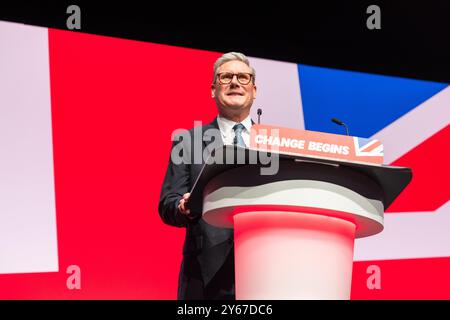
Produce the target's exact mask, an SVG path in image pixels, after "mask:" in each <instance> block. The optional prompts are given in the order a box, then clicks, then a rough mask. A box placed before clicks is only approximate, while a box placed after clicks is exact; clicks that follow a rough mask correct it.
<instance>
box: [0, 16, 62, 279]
mask: <svg viewBox="0 0 450 320" xmlns="http://www.w3.org/2000/svg"><path fill="white" fill-rule="evenodd" d="M0 48H1V49H0V70H1V72H0V273H24V272H50V271H58V255H57V239H56V212H55V195H54V179H53V153H52V131H51V130H52V126H51V105H50V76H49V72H50V71H49V52H48V29H47V28H40V27H32V26H25V25H21V24H15V23H8V22H1V21H0Z"/></svg>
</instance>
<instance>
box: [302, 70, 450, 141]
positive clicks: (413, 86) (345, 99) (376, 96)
mask: <svg viewBox="0 0 450 320" xmlns="http://www.w3.org/2000/svg"><path fill="white" fill-rule="evenodd" d="M298 72H299V78H300V90H301V98H302V105H303V116H304V119H305V129H307V130H313V131H322V132H329V133H337V134H345V128H344V127H341V126H339V125H337V124H335V123H333V122H331V118H338V119H339V120H341V121H343V122H344V123H346V124H347V125H348V127H349V131H350V132H349V133H350V135H352V136H359V137H370V136H372V135H374V134H375V133H376V132H378V131H380V130H381V129H383V128H384V127H385V126H387V125H389V124H390V123H391V122H393V121H395V120H397V119H398V118H400V117H401V116H403V115H404V114H406V113H407V112H409V111H410V110H412V109H414V108H415V107H417V106H418V105H420V104H421V103H422V102H424V101H425V100H427V99H429V98H430V97H432V96H433V95H435V94H436V93H438V92H439V91H441V90H442V89H444V88H445V87H447V84H444V83H436V82H430V81H422V80H414V79H405V78H398V77H390V76H381V75H374V74H367V73H361V72H353V71H343V70H336V69H329V68H322V67H312V66H306V65H298Z"/></svg>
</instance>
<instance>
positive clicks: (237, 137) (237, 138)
mask: <svg viewBox="0 0 450 320" xmlns="http://www.w3.org/2000/svg"><path fill="white" fill-rule="evenodd" d="M244 129H245V127H244V125H243V124H242V123H237V124H235V125H234V127H233V130H234V140H233V144H235V145H238V146H240V147H243V148H245V142H244V138H242V130H244Z"/></svg>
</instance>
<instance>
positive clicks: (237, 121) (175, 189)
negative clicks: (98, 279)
mask: <svg viewBox="0 0 450 320" xmlns="http://www.w3.org/2000/svg"><path fill="white" fill-rule="evenodd" d="M211 96H212V98H214V99H215V102H216V105H217V109H218V116H217V117H216V118H215V119H214V120H213V121H212V122H211V123H210V124H208V125H205V126H202V127H201V132H202V133H206V132H210V131H211V130H212V129H215V130H217V132H219V131H218V130H220V132H219V133H220V135H218V136H219V137H221V139H222V141H221V143H223V144H237V145H240V146H242V147H245V146H248V145H249V141H250V128H251V126H252V124H253V121H252V120H251V118H250V108H251V106H252V104H253V100H254V99H255V98H256V85H255V70H254V69H253V68H252V67H251V66H250V63H249V61H248V59H247V57H246V56H245V55H243V54H242V53H236V52H230V53H226V54H224V55H223V56H222V57H220V58H219V59H218V60H217V61H216V62H215V64H214V78H213V83H212V85H211ZM189 134H190V137H191V139H183V140H182V141H180V142H178V143H182V144H184V145H183V150H186V148H187V150H189V153H190V154H191V155H192V153H194V143H190V142H192V141H193V139H194V138H197V139H198V138H199V137H198V136H196V135H194V129H192V130H190V131H189ZM203 136H204V135H203V134H202V137H203ZM202 137H200V139H202V140H203V141H202V143H201V145H202V151H203V150H205V148H207V147H208V145H209V143H210V142H211V141H208V139H204V138H202ZM188 142H189V145H186V144H187V143H188ZM216 142H217V141H216ZM178 143H177V142H174V144H173V146H172V150H174V149H173V148H175V147H176V146H177V144H178ZM209 152H210V150H209ZM171 154H172V153H171ZM185 156H186V154H185ZM191 158H192V157H191ZM202 159H203V158H202ZM202 161H204V159H203V160H202ZM202 165H203V163H192V162H190V161H189V163H186V162H185V163H181V164H178V162H174V161H173V159H172V157H171V159H170V161H169V165H168V168H167V172H166V176H165V179H164V183H163V186H162V189H161V196H160V202H159V207H158V208H159V214H160V216H161V218H162V220H163V221H164V222H165V223H167V224H169V225H173V226H177V227H185V228H186V238H185V242H184V246H183V262H182V265H181V270H180V276H179V280H178V299H234V298H235V287H234V244H233V230H232V229H225V228H217V227H214V226H212V225H209V224H208V223H206V222H205V221H204V220H203V219H201V212H191V210H190V209H189V208H188V207H189V206H188V202H189V197H190V194H189V191H190V190H191V188H192V185H193V184H194V182H195V180H196V178H197V177H198V175H199V173H200V170H201V168H202Z"/></svg>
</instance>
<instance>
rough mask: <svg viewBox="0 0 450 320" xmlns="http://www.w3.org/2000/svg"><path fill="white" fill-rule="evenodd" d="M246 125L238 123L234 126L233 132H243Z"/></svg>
mask: <svg viewBox="0 0 450 320" xmlns="http://www.w3.org/2000/svg"><path fill="white" fill-rule="evenodd" d="M244 128H245V127H244V125H243V124H242V123H236V124H235V125H234V127H233V130H234V131H242V130H244Z"/></svg>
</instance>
